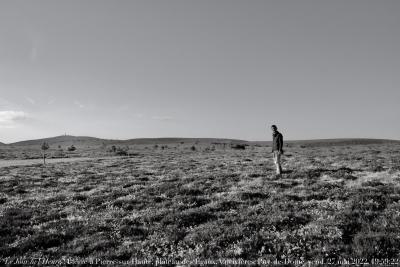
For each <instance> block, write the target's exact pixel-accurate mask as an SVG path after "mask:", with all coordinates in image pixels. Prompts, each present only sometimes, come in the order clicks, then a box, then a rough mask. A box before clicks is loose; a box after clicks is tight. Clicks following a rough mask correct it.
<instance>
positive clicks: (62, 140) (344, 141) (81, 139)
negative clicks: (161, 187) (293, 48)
mask: <svg viewBox="0 0 400 267" xmlns="http://www.w3.org/2000/svg"><path fill="white" fill-rule="evenodd" d="M43 142H47V143H48V144H49V145H50V146H58V145H60V146H70V145H75V146H78V147H80V146H85V147H88V146H90V147H94V146H101V145H114V144H115V145H152V144H177V143H182V144H193V143H201V144H221V143H227V144H237V143H245V144H249V145H259V146H269V145H270V144H271V141H246V140H240V139H226V138H180V137H166V138H135V139H128V140H116V139H101V138H96V137H89V136H71V135H62V136H56V137H50V138H42V139H35V140H26V141H20V142H16V143H11V144H3V143H0V146H19V147H22V146H28V147H29V146H40V145H41V144H42V143H43ZM285 143H286V144H290V145H295V146H296V145H298V146H307V147H321V146H346V145H348V146H350V145H368V144H386V143H400V141H399V140H387V139H367V138H341V139H315V140H285Z"/></svg>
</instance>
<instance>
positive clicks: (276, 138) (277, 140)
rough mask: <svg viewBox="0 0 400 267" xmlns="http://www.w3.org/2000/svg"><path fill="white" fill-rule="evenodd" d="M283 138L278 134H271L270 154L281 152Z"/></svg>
mask: <svg viewBox="0 0 400 267" xmlns="http://www.w3.org/2000/svg"><path fill="white" fill-rule="evenodd" d="M282 148H283V136H282V134H281V133H280V132H278V131H276V133H274V134H272V152H274V151H280V152H283V150H282Z"/></svg>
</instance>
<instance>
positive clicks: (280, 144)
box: [278, 134, 283, 153]
mask: <svg viewBox="0 0 400 267" xmlns="http://www.w3.org/2000/svg"><path fill="white" fill-rule="evenodd" d="M278 140H279V142H278V143H279V147H278V149H279V152H281V153H283V150H282V149H283V136H282V134H280V135H279V137H278Z"/></svg>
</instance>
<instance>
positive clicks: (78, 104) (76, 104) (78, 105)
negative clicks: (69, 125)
mask: <svg viewBox="0 0 400 267" xmlns="http://www.w3.org/2000/svg"><path fill="white" fill-rule="evenodd" d="M74 104H75V106H77V107H78V108H85V107H86V106H85V105H84V104H82V103H81V102H79V101H77V100H75V101H74Z"/></svg>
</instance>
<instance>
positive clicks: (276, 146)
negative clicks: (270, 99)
mask: <svg viewBox="0 0 400 267" xmlns="http://www.w3.org/2000/svg"><path fill="white" fill-rule="evenodd" d="M271 130H272V154H273V157H274V163H275V166H276V174H278V175H280V174H281V173H282V167H281V155H282V154H283V149H282V148H283V136H282V134H281V133H280V132H278V127H276V125H272V126H271Z"/></svg>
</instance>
